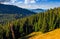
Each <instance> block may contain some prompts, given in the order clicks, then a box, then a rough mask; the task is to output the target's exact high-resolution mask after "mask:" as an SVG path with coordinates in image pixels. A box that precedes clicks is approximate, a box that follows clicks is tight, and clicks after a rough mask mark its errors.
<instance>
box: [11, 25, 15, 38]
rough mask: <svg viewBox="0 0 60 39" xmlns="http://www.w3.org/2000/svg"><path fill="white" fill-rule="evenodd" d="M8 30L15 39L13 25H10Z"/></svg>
mask: <svg viewBox="0 0 60 39" xmlns="http://www.w3.org/2000/svg"><path fill="white" fill-rule="evenodd" d="M10 30H11V32H12V38H13V39H15V35H14V30H13V24H10Z"/></svg>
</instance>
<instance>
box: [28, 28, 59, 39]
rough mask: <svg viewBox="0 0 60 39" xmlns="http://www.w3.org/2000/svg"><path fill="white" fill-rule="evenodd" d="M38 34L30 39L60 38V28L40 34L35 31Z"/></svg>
mask: <svg viewBox="0 0 60 39" xmlns="http://www.w3.org/2000/svg"><path fill="white" fill-rule="evenodd" d="M35 34H37V35H34V34H33V35H34V36H33V35H32V37H30V38H29V39H60V35H59V34H60V29H56V30H54V31H51V32H48V33H45V34H39V33H35Z"/></svg>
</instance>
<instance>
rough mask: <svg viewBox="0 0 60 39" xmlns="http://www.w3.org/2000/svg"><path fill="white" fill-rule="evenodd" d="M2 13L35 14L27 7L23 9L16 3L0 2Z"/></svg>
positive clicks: (0, 11)
mask: <svg viewBox="0 0 60 39" xmlns="http://www.w3.org/2000/svg"><path fill="white" fill-rule="evenodd" d="M0 13H3V14H5V13H7V14H24V15H30V14H35V13H34V12H32V11H29V10H27V9H23V8H20V7H17V6H14V5H5V4H0Z"/></svg>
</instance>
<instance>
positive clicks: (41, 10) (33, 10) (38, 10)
mask: <svg viewBox="0 0 60 39" xmlns="http://www.w3.org/2000/svg"><path fill="white" fill-rule="evenodd" d="M30 11H32V12H35V13H39V12H45V11H46V10H45V9H30Z"/></svg>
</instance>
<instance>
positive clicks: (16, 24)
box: [0, 7, 60, 39]
mask: <svg viewBox="0 0 60 39" xmlns="http://www.w3.org/2000/svg"><path fill="white" fill-rule="evenodd" d="M57 28H60V7H58V8H54V9H50V10H47V11H46V12H41V13H39V14H35V15H31V16H27V17H24V18H21V19H17V20H14V21H8V22H7V21H6V23H5V24H0V30H1V31H0V38H1V39H2V38H3V39H25V38H26V39H28V38H29V37H25V36H27V35H29V34H31V33H32V32H41V33H47V32H50V31H53V30H55V29H57ZM58 31H59V30H58ZM58 31H57V32H58ZM30 37H31V36H30Z"/></svg>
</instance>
